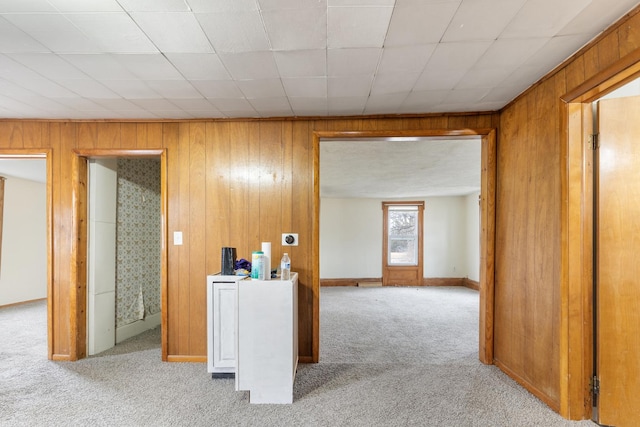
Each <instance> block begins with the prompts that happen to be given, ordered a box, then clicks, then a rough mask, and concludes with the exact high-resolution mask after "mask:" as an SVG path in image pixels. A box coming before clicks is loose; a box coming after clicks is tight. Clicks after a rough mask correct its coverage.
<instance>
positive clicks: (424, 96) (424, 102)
mask: <svg viewBox="0 0 640 427" xmlns="http://www.w3.org/2000/svg"><path fill="white" fill-rule="evenodd" d="M448 93H449V91H448V90H423V91H412V92H411V93H409V95H408V96H407V97H406V99H405V100H404V101H403V102H402V105H400V108H399V109H398V112H399V113H429V112H433V111H434V110H437V108H438V105H439V104H440V103H441V102H442V101H443V100H444V99H445V97H446V96H447V95H448Z"/></svg>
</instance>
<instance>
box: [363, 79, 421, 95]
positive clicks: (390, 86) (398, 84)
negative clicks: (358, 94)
mask: <svg viewBox="0 0 640 427" xmlns="http://www.w3.org/2000/svg"><path fill="white" fill-rule="evenodd" d="M418 77H420V73H378V74H376V76H375V78H374V79H373V86H371V95H372V96H373V95H387V94H392V93H404V94H405V95H406V94H407V93H409V91H411V89H412V88H413V86H414V84H415V83H416V80H418Z"/></svg>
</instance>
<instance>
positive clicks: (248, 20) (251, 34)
mask: <svg viewBox="0 0 640 427" xmlns="http://www.w3.org/2000/svg"><path fill="white" fill-rule="evenodd" d="M196 17H197V18H198V21H199V22H200V25H201V26H202V29H203V30H204V32H205V34H206V35H207V37H208V38H209V40H210V41H211V43H212V44H213V47H214V49H215V51H216V52H217V53H218V54H221V53H236V52H255V51H259V50H267V49H269V42H268V40H267V35H266V34H265V30H264V26H263V24H262V19H261V17H260V14H259V13H258V11H255V12H226V13H198V14H196Z"/></svg>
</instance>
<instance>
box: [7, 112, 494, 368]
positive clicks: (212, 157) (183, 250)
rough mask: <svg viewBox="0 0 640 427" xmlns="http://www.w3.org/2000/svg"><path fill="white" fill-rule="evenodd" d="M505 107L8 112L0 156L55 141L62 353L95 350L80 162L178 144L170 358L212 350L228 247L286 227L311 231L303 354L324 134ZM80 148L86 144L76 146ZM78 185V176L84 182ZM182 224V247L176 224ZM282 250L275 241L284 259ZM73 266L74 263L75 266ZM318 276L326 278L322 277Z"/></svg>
mask: <svg viewBox="0 0 640 427" xmlns="http://www.w3.org/2000/svg"><path fill="white" fill-rule="evenodd" d="M497 126H498V115H497V114H458V115H429V116H423V117H404V118H361V119H322V120H286V119H283V120H229V121H216V120H211V121H171V122H151V123H147V122H98V121H96V122H85V121H83V122H72V121H70V122H66V121H2V122H0V154H2V153H3V150H4V152H8V151H11V152H15V151H16V150H17V151H20V150H25V151H28V150H31V152H33V151H36V152H37V151H38V150H40V149H41V150H43V151H46V150H50V156H51V158H50V164H51V180H50V181H51V182H50V183H49V184H50V189H51V196H52V202H51V204H52V206H51V208H52V241H53V244H52V247H53V251H52V253H51V254H50V256H51V266H52V273H51V277H52V283H51V287H50V289H51V290H50V300H51V304H50V305H51V313H50V315H51V322H50V323H51V324H50V339H51V341H50V357H51V358H53V359H56V360H75V359H76V358H78V357H82V355H83V354H84V349H79V348H77V347H78V344H77V343H78V337H77V335H78V334H79V333H81V332H82V331H84V328H83V327H82V325H80V328H78V325H74V323H75V321H74V320H73V319H77V320H78V323H79V324H81V323H82V321H83V319H84V316H86V314H85V313H84V312H76V309H75V307H76V305H75V301H76V300H77V299H78V298H83V295H84V291H83V290H82V289H72V287H71V283H72V280H71V276H72V274H73V272H74V271H75V270H76V269H77V268H78V267H77V266H76V265H75V264H73V263H74V262H75V260H74V259H72V257H71V255H70V254H71V253H72V248H73V244H74V242H73V241H72V240H73V238H74V236H75V234H74V227H76V226H77V224H74V223H73V220H74V218H73V203H74V198H73V188H74V183H73V182H72V181H73V179H72V168H73V167H74V164H76V166H75V167H76V168H77V167H78V166H77V161H76V159H77V155H76V153H77V152H78V151H80V152H83V151H84V152H86V151H87V150H92V149H100V150H157V149H166V158H167V161H166V180H167V194H168V198H167V199H168V200H167V202H168V206H167V208H166V211H167V218H166V219H165V220H166V221H167V231H168V237H169V239H168V243H169V244H168V261H167V270H168V271H167V292H166V295H165V296H164V297H165V298H166V307H167V309H166V313H163V315H164V316H166V321H167V330H166V331H163V334H165V336H166V340H167V349H166V350H167V353H166V357H167V359H168V360H192V361H204V360H205V358H206V335H205V331H206V298H205V296H206V286H205V284H206V277H205V276H206V275H207V274H211V273H215V272H218V271H219V270H220V253H221V248H222V247H223V246H233V247H235V248H237V253H238V257H244V258H248V257H250V255H251V251H252V250H256V249H259V248H260V246H261V242H262V241H271V242H280V236H281V233H282V232H296V233H298V234H299V240H300V245H299V246H297V247H290V248H288V251H289V252H290V256H291V259H292V268H293V269H294V270H295V271H297V272H298V273H299V282H300V292H299V303H300V304H299V307H300V310H299V316H300V319H299V320H300V328H299V331H300V332H299V333H300V337H299V338H300V340H299V347H300V356H301V360H306V361H311V360H312V359H313V356H314V348H313V342H314V339H317V337H315V336H314V325H313V322H314V316H315V318H316V319H317V313H314V312H313V310H314V298H317V297H318V295H317V292H318V289H319V277H314V271H318V269H317V268H316V267H317V262H318V259H317V256H315V255H314V253H313V251H314V249H313V248H314V245H313V238H314V236H313V235H312V233H313V226H314V224H313V218H314V214H313V212H314V209H315V208H316V206H315V201H314V185H316V183H315V182H314V173H315V171H314V167H316V165H314V146H313V145H314V132H316V131H323V132H326V131H369V130H371V131H393V132H396V131H397V132H398V134H401V133H402V132H403V131H407V130H409V131H411V130H447V129H454V130H459V129H489V128H497ZM74 150H75V151H74ZM76 185H77V184H76ZM174 231H182V232H183V241H184V244H183V245H182V246H174V245H173V244H172V243H173V239H172V236H173V232H174ZM280 256H281V247H280V245H279V244H274V245H273V251H272V257H273V259H274V260H279V259H280ZM72 264H73V265H72ZM314 283H315V285H314Z"/></svg>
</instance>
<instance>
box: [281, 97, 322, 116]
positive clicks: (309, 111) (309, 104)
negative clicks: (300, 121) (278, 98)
mask: <svg viewBox="0 0 640 427" xmlns="http://www.w3.org/2000/svg"><path fill="white" fill-rule="evenodd" d="M289 101H290V102H291V108H292V109H293V113H294V114H295V115H296V116H301V117H304V116H326V115H327V111H328V107H327V98H291V99H290V100H289Z"/></svg>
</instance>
